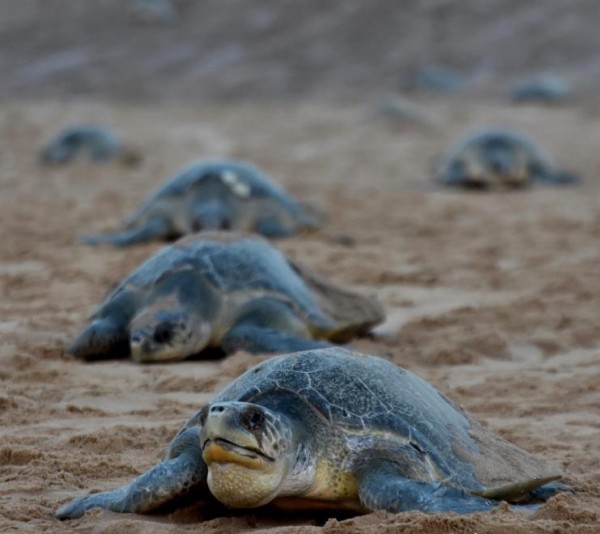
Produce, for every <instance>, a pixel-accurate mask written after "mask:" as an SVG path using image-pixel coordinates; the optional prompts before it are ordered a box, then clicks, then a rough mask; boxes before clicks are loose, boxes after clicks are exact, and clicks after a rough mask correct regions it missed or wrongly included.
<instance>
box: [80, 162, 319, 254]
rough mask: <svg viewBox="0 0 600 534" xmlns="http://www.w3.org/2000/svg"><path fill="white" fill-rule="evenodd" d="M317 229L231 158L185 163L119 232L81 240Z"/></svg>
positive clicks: (309, 216) (259, 175) (304, 210)
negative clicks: (210, 232) (204, 231)
mask: <svg viewBox="0 0 600 534" xmlns="http://www.w3.org/2000/svg"><path fill="white" fill-rule="evenodd" d="M319 226H320V222H319V220H318V216H317V214H316V213H313V211H312V208H310V207H308V206H306V205H303V204H301V203H300V202H297V201H296V200H295V199H294V198H292V197H291V196H290V195H288V193H287V192H286V191H284V190H283V189H282V188H281V187H280V186H278V185H276V184H274V183H273V182H271V180H270V179H269V178H268V177H267V176H266V175H265V174H264V173H263V172H262V171H260V170H259V169H258V168H257V167H255V166H253V165H250V164H249V163H245V162H240V161H233V160H223V161H208V162H199V163H194V164H191V165H189V166H188V167H186V168H184V169H183V170H182V171H180V172H179V173H177V174H176V175H175V176H174V177H173V178H171V180H169V181H168V182H167V183H166V184H165V185H164V186H162V187H161V188H159V189H158V191H156V192H154V193H153V194H151V195H150V197H149V198H148V199H147V200H146V202H144V203H143V204H142V205H141V206H140V207H139V208H138V209H137V210H136V211H135V212H134V213H133V214H132V215H131V216H130V217H129V218H128V219H127V221H126V223H125V229H124V230H123V231H122V232H117V233H111V234H106V235H97V236H87V237H84V238H83V242H84V243H87V244H89V245H95V244H98V243H110V244H113V245H118V246H127V245H132V244H135V243H141V242H145V241H153V240H170V239H174V238H177V237H180V236H182V235H185V234H191V233H194V232H199V231H201V230H241V231H246V232H256V233H259V234H262V235H264V236H266V237H269V238H279V237H288V236H291V235H294V234H296V233H297V232H300V231H310V230H316V229H317V228H318V227H319Z"/></svg>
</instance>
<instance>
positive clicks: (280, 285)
mask: <svg viewBox="0 0 600 534" xmlns="http://www.w3.org/2000/svg"><path fill="white" fill-rule="evenodd" d="M383 318H384V313H383V310H382V308H381V305H380V304H379V302H378V301H376V300H375V299H374V298H372V297H367V296H363V295H360V294H358V293H355V292H353V291H349V290H345V289H342V288H339V287H337V286H335V285H334V284H332V283H330V282H329V281H327V280H325V279H324V278H321V277H319V276H317V275H316V274H314V273H312V272H311V271H310V270H308V269H306V268H305V267H303V266H301V265H300V264H298V263H295V262H292V261H291V260H289V259H288V258H286V256H284V255H283V254H282V253H281V252H280V251H279V250H278V249H277V248H275V247H274V246H273V245H271V244H270V243H268V242H267V241H266V240H264V239H263V238H261V237H258V236H243V235H240V234H235V233H233V232H220V233H219V232H207V233H203V234H199V235H198V236H190V237H186V238H183V239H181V240H180V241H178V242H176V243H174V244H173V245H171V246H168V247H165V248H164V249H162V250H161V251H159V252H158V253H156V254H154V255H153V256H151V257H150V258H149V259H148V260H146V261H145V262H144V263H143V264H142V265H140V266H139V267H138V268H137V269H135V270H134V271H133V272H132V273H131V274H129V275H128V276H127V277H125V278H124V279H123V280H122V281H121V282H119V283H118V284H117V285H116V286H115V287H114V288H113V289H112V290H111V291H110V292H109V294H108V295H107V296H106V298H105V299H104V302H103V303H102V304H101V305H100V306H99V307H98V308H97V310H96V311H95V312H94V313H93V315H92V316H91V319H90V323H89V324H88V325H87V326H86V327H85V328H84V329H83V331H82V332H81V333H80V334H79V335H78V336H77V338H76V339H75V341H74V342H73V343H72V344H71V346H70V347H69V348H68V350H69V352H71V353H72V354H74V355H75V356H77V357H79V358H84V359H99V358H107V357H126V356H127V355H129V354H130V355H131V357H132V358H133V359H134V360H136V361H138V362H156V361H174V360H182V359H184V358H187V357H189V356H192V355H196V354H199V353H201V351H203V350H204V349H210V348H220V349H221V350H222V351H224V352H225V353H231V352H234V351H236V350H246V351H249V352H253V353H273V352H293V351H296V350H305V349H310V348H318V347H323V346H329V344H328V343H326V341H333V342H346V341H349V340H350V339H351V338H352V337H354V336H357V335H361V334H365V333H367V332H368V331H369V329H370V328H371V327H373V326H374V325H376V324H378V323H380V322H381V321H382V320H383Z"/></svg>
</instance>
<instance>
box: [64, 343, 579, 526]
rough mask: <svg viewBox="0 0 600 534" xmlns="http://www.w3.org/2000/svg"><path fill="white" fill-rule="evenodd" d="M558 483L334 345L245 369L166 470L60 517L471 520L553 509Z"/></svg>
mask: <svg viewBox="0 0 600 534" xmlns="http://www.w3.org/2000/svg"><path fill="white" fill-rule="evenodd" d="M560 477H561V473H560V471H558V470H557V469H555V468H553V467H551V466H549V465H547V464H546V463H545V462H544V461H543V460H541V459H539V458H536V457H535V456H533V455H531V454H529V453H527V452H525V451H524V450H522V449H520V448H519V447H517V446H515V445H513V444H511V443H509V442H508V441H505V440H504V439H502V438H501V437H500V436H497V435H496V434H494V433H493V432H491V431H490V430H488V429H487V428H485V427H484V426H483V425H481V424H480V423H478V422H477V421H476V420H474V419H473V418H472V417H470V416H469V415H468V414H467V413H465V412H464V411H463V410H462V409H461V408H460V407H459V406H457V405H456V404H455V403H454V402H452V401H451V400H450V399H448V398H447V397H445V396H444V395H442V394H441V393H440V392H439V391H437V390H436V389H435V388H434V387H433V386H431V385H430V384H428V383H427V382H425V381H424V380H422V379H421V378H419V377H418V376H417V375H415V374H413V373H411V372H410V371H406V370H404V369H401V368H398V367H396V366H395V365H394V364H392V363H391V362H389V361H386V360H384V359H382V358H376V357H374V356H366V355H362V354H358V353H353V352H350V351H347V350H345V349H342V348H340V347H330V348H327V349H322V350H312V351H309V352H297V353H295V354H288V355H285V356H281V357H278V358H271V359H269V360H267V361H265V362H262V363H261V364H259V365H257V366H256V367H253V368H251V369H249V370H248V371H246V372H245V373H244V374H243V375H241V376H240V377H239V378H238V379H237V380H235V381H234V382H233V383H231V384H230V385H229V386H227V387H226V388H225V389H224V390H223V391H222V392H221V393H220V394H218V395H217V396H216V397H215V398H214V399H213V400H212V402H210V403H209V404H207V405H206V406H204V407H203V408H202V409H201V410H200V411H199V412H197V413H196V415H194V416H193V417H192V418H191V419H189V421H188V422H187V423H186V424H185V425H184V426H183V428H182V429H181V430H180V431H179V433H178V434H177V435H176V436H175V438H174V439H173V441H172V442H171V444H170V446H169V447H168V449H167V452H166V454H165V457H164V460H163V461H162V462H160V463H159V464H158V465H156V466H154V467H152V468H151V469H149V470H148V471H146V472H145V473H143V474H142V475H140V476H139V477H138V478H136V479H135V480H133V481H132V482H131V483H130V484H127V485H125V486H123V487H121V488H118V489H115V490H112V491H105V492H102V493H96V494H92V495H88V496H85V497H78V498H76V499H74V500H73V501H71V502H70V503H68V504H66V505H65V506H63V507H62V508H60V509H59V510H58V511H57V513H56V516H57V518H59V519H73V518H77V517H81V516H82V515H83V514H84V513H85V512H86V510H89V509H91V508H105V509H108V510H112V511H114V512H121V513H149V512H152V511H154V510H156V509H158V508H159V507H161V506H164V505H165V504H171V505H173V504H176V502H177V499H178V498H180V497H183V496H188V499H189V498H190V497H193V498H195V499H197V500H198V501H202V500H207V499H209V497H210V495H212V496H213V497H215V498H216V499H218V500H219V501H220V502H221V503H223V504H225V505H226V506H229V507H231V508H256V507H259V506H263V505H265V504H269V503H273V504H274V505H275V506H277V507H280V508H283V509H288V510H290V509H292V510H294V509H295V510H301V509H307V508H308V509H310V508H313V509H324V508H325V509H331V510H351V511H353V512H358V513H361V512H363V513H364V512H370V511H374V510H387V511H388V512H393V513H397V512H406V511H409V510H420V511H422V512H457V513H470V512H481V511H487V510H491V509H492V508H493V507H495V506H496V505H497V504H498V502H499V501H509V502H517V503H530V502H532V501H533V502H534V503H535V502H536V501H537V502H540V501H543V500H546V499H548V498H549V497H550V496H552V495H553V494H554V493H555V492H556V491H558V490H560V489H568V488H567V487H566V486H564V485H562V484H560V483H556V482H554V481H555V480H557V479H559V478H560ZM527 506H528V507H529V508H531V507H532V506H535V504H533V505H527ZM517 508H518V505H517Z"/></svg>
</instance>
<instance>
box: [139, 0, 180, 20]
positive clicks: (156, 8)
mask: <svg viewBox="0 0 600 534" xmlns="http://www.w3.org/2000/svg"><path fill="white" fill-rule="evenodd" d="M178 15H179V13H178V11H177V8H176V7H175V6H174V5H173V2H171V0H131V5H130V7H129V16H130V18H131V20H132V22H134V23H138V24H172V23H173V22H175V21H176V20H177V17H178Z"/></svg>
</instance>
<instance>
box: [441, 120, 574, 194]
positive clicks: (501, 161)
mask: <svg viewBox="0 0 600 534" xmlns="http://www.w3.org/2000/svg"><path fill="white" fill-rule="evenodd" d="M438 180H439V182H440V183H441V184H443V185H448V186H458V187H466V188H473V189H491V188H512V189H516V188H522V187H526V186H529V185H531V184H533V183H534V182H540V183H545V184H555V185H566V184H571V183H575V182H577V181H579V178H578V177H577V176H576V175H574V174H571V173H570V172H566V171H562V170H558V169H556V168H555V167H554V165H553V164H552V162H551V160H550V158H549V157H548V156H547V155H546V154H545V153H544V152H543V151H542V149H541V148H540V147H539V146H537V145H536V143H534V141H532V140H531V139H529V138H528V137H526V136H524V135H522V134H520V133H517V132H514V131H511V130H503V129H485V130H481V131H478V132H475V133H474V134H472V135H469V136H468V137H467V138H466V139H465V140H463V141H461V142H460V143H459V144H458V145H457V146H456V147H454V148H453V149H452V151H451V152H450V153H449V154H448V156H447V157H446V158H445V160H444V161H443V163H442V166H441V168H440V170H439V174H438Z"/></svg>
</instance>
